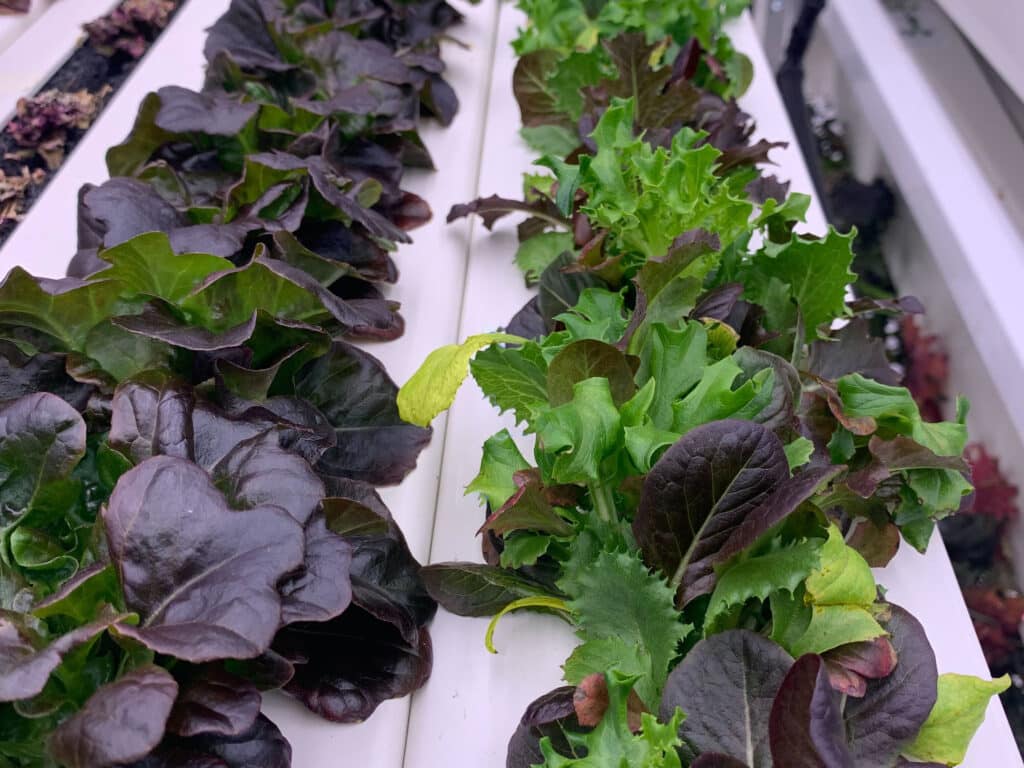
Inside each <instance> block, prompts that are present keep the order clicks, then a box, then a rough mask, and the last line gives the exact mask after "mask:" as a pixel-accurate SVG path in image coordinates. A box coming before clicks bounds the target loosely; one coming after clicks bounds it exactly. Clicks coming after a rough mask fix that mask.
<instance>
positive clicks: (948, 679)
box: [904, 674, 1010, 765]
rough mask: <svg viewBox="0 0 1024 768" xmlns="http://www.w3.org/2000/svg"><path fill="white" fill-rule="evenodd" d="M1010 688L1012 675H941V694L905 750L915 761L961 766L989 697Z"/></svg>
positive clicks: (983, 717)
mask: <svg viewBox="0 0 1024 768" xmlns="http://www.w3.org/2000/svg"><path fill="white" fill-rule="evenodd" d="M1009 687H1010V676H1009V675H1003V676H1002V677H999V678H996V679H995V680H982V679H981V678H980V677H973V676H971V675H955V674H946V675H940V676H939V697H938V699H937V700H936V701H935V706H934V707H932V711H931V714H930V715H928V719H927V720H926V721H925V723H924V725H922V726H921V730H920V731H918V733H917V738H915V739H914V742H913V743H912V744H911V745H910V746H909V747H907V749H906V752H905V753H904V754H905V755H906V756H907V757H909V758H910V759H912V760H917V761H920V762H930V763H943V764H945V765H959V764H960V763H962V762H963V760H964V757H965V756H966V754H967V745H968V744H970V743H971V738H973V736H974V733H975V731H977V730H978V727H979V726H980V725H981V723H982V721H983V720H984V719H985V710H986V708H987V707H988V701H989V699H990V698H991V697H992V696H994V695H996V694H1000V693H1002V692H1003V691H1005V690H1006V689H1007V688H1009Z"/></svg>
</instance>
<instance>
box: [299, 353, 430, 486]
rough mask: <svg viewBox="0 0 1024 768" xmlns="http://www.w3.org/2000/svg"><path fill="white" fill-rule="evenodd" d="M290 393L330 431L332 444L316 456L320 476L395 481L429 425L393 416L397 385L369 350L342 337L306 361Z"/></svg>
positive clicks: (380, 482)
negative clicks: (333, 438) (315, 411)
mask: <svg viewBox="0 0 1024 768" xmlns="http://www.w3.org/2000/svg"><path fill="white" fill-rule="evenodd" d="M294 391H295V394H296V395H298V396H299V397H302V398H305V399H306V400H308V401H309V402H310V403H312V404H313V405H314V406H316V407H317V408H318V409H319V410H320V412H321V413H323V415H324V416H326V417H327V420H328V421H329V422H330V424H331V426H332V427H333V428H334V430H335V436H336V444H335V446H334V447H333V448H331V449H329V450H328V451H327V452H326V453H324V455H323V456H322V457H321V459H320V461H319V463H318V464H317V465H316V470H317V472H318V473H319V474H320V475H321V476H329V477H341V478H349V479H354V480H363V481H365V482H369V483H372V484H374V485H389V484H393V483H397V482H400V481H401V480H402V478H403V477H405V476H406V475H407V474H408V473H409V472H410V471H412V469H413V468H414V467H415V466H416V458H417V456H419V453H420V451H421V450H423V448H424V447H425V446H426V444H427V443H428V442H429V440H430V434H431V433H430V430H429V429H424V428H422V427H417V426H414V425H412V424H407V423H406V422H404V421H402V420H401V418H399V415H398V405H397V403H396V400H395V398H396V397H397V395H398V387H397V386H395V383H394V382H393V381H392V380H391V378H390V377H389V376H388V374H387V373H386V372H385V370H384V367H383V366H382V365H381V364H380V362H379V361H378V360H377V359H376V358H375V357H373V356H372V355H370V354H368V353H367V352H364V351H362V350H360V349H357V348H356V347H353V346H351V345H349V344H345V343H343V342H335V343H334V344H333V345H332V347H331V350H330V352H329V353H328V354H326V355H324V356H323V357H321V358H320V359H318V360H315V361H313V362H311V363H310V364H308V365H307V366H306V367H305V368H304V369H303V370H302V371H300V372H299V374H298V375H297V376H296V379H295V387H294Z"/></svg>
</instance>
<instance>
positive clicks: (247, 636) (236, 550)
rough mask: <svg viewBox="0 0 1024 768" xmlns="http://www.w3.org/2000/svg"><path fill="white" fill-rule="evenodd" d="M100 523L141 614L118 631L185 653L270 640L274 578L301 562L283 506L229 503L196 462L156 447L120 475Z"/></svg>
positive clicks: (200, 655)
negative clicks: (239, 507) (151, 455)
mask: <svg viewBox="0 0 1024 768" xmlns="http://www.w3.org/2000/svg"><path fill="white" fill-rule="evenodd" d="M103 522H104V525H105V528H106V533H107V540H108V542H109V547H110V555H111V558H112V560H113V561H114V564H115V566H116V567H117V571H118V576H119V578H120V581H121V585H122V587H123V589H124V594H125V602H126V604H127V606H128V607H129V609H130V610H133V611H135V612H137V613H138V614H139V615H140V617H141V623H140V624H139V626H138V627H131V626H126V625H122V626H119V627H118V632H119V633H120V634H121V635H124V636H127V637H131V638H133V639H135V640H138V641H139V642H141V643H143V644H144V645H146V646H147V647H149V648H151V649H152V650H155V651H157V652H158V653H165V654H168V655H173V656H176V657H177V658H180V659H183V660H186V661H192V662H203V661H212V660H215V659H226V658H253V657H256V656H258V655H259V654H261V653H262V652H263V651H265V650H266V649H267V648H268V647H269V646H270V642H271V640H272V639H273V636H274V632H275V631H276V630H277V627H278V625H279V623H280V617H281V598H280V595H279V594H278V591H277V584H278V582H279V581H280V580H281V579H282V578H283V577H284V576H286V575H288V574H290V573H292V572H293V571H295V569H296V568H298V567H299V566H301V565H302V562H303V551H304V535H303V530H302V527H301V526H300V525H299V524H298V523H297V522H295V520H294V519H293V518H292V517H291V516H290V515H288V513H287V512H285V511H284V510H282V509H280V508H277V507H257V508H255V509H248V510H245V511H238V510H234V509H232V508H231V507H230V506H229V505H228V504H227V501H226V499H225V498H224V496H223V495H221V493H220V492H219V491H218V490H217V489H216V487H215V486H214V485H213V483H212V482H211V480H210V478H209V477H208V476H207V475H206V473H205V472H204V471H203V470H202V469H201V468H199V467H197V466H196V465H195V464H192V463H191V462H188V461H185V460H182V459H178V458H172V457H170V456H156V457H154V458H152V459H148V460H146V461H144V462H143V463H142V464H140V465H139V466H137V467H135V468H134V469H132V470H130V471H129V472H127V473H125V474H124V475H123V476H122V477H121V479H120V481H119V482H118V484H117V487H116V488H115V489H114V492H113V494H112V495H111V497H110V502H109V504H108V506H107V507H106V508H104V510H103Z"/></svg>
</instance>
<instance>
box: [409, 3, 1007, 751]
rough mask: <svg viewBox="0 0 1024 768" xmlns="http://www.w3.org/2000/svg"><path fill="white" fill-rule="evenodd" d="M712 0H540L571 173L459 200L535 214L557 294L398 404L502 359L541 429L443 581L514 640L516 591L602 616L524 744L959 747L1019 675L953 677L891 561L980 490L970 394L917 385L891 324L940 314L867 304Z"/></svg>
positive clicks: (480, 484)
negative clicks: (890, 335) (750, 88)
mask: <svg viewBox="0 0 1024 768" xmlns="http://www.w3.org/2000/svg"><path fill="white" fill-rule="evenodd" d="M707 5H709V4H705V3H700V2H696V1H694V2H680V3H673V4H669V5H665V4H658V3H653V2H643V0H639V1H638V2H630V1H629V0H607V2H600V1H599V2H596V3H581V2H578V0H543V1H541V0H522V2H521V3H520V6H521V8H522V9H523V10H525V11H526V13H527V17H528V23H527V26H526V27H525V28H524V29H522V30H520V36H519V38H518V39H517V40H516V41H515V43H514V45H515V47H516V51H517V53H519V54H521V58H520V60H519V64H518V66H517V69H516V77H515V81H514V83H513V86H514V90H515V94H516V97H517V99H518V102H519V106H520V110H521V113H522V118H523V125H524V128H523V136H524V138H525V140H526V141H527V142H528V143H529V144H530V145H531V146H532V147H534V148H535V149H537V151H538V152H540V153H543V156H542V157H541V158H540V159H539V160H538V161H537V165H539V166H541V168H543V169H546V170H545V171H542V172H540V173H536V174H526V176H525V179H524V184H523V187H524V190H525V192H526V194H525V196H524V199H522V200H511V199H503V198H499V197H496V196H491V197H484V198H479V199H477V200H475V201H472V202H470V203H467V204H465V205H459V206H456V207H455V208H453V209H452V211H451V213H450V214H449V220H452V219H455V218H458V217H461V216H466V215H471V214H476V215H479V216H480V217H481V218H482V219H483V222H484V224H485V226H487V227H488V228H491V227H493V226H495V225H496V222H498V221H499V220H500V219H501V218H503V217H505V216H508V215H512V214H517V215H518V216H519V218H520V223H519V225H518V234H519V240H520V246H519V249H518V252H517V254H516V261H517V263H518V265H519V266H520V268H521V269H522V272H523V274H524V277H525V279H526V280H527V283H528V285H536V286H537V289H538V292H537V296H536V297H535V298H534V299H532V300H531V301H530V302H529V303H528V304H527V305H526V306H525V307H524V308H523V309H522V310H521V311H520V312H519V313H518V314H517V315H516V316H515V317H514V318H513V319H512V320H511V322H510V323H509V324H508V327H507V328H506V329H505V332H501V333H485V334H481V335H477V336H471V337H470V338H469V339H467V340H466V341H465V342H464V343H463V344H461V345H451V346H448V347H444V348H442V349H440V350H437V351H435V352H434V353H432V354H431V355H430V356H429V357H428V358H427V360H426V361H425V362H424V364H423V365H422V367H421V368H420V370H419V371H417V373H416V374H414V375H413V377H412V378H411V379H410V380H409V381H408V382H407V383H406V384H405V386H403V388H402V390H401V391H400V392H399V395H398V405H399V410H400V413H401V414H402V416H403V417H405V418H406V419H408V420H409V421H411V422H413V423H416V424H421V425H424V426H426V425H428V424H429V423H430V421H431V420H432V419H433V417H434V416H435V415H436V414H437V413H439V412H440V411H442V410H444V409H446V408H447V407H449V406H450V405H451V403H452V401H453V398H454V396H455V392H456V389H457V388H458V386H459V385H460V383H461V381H462V380H463V379H464V378H465V376H466V375H467V373H470V372H471V373H472V375H473V377H474V379H475V380H476V383H477V384H478V385H479V387H480V388H481V390H482V391H483V393H484V395H485V396H486V397H487V398H488V399H489V400H490V402H491V403H492V404H494V405H495V406H496V407H497V408H498V409H499V410H500V411H502V412H506V411H507V412H511V413H513V414H514V416H515V419H516V422H517V424H519V425H520V426H521V428H522V431H523V433H524V434H525V435H526V436H528V437H530V438H532V440H531V441H530V442H532V446H530V442H526V441H523V440H519V439H515V438H514V437H513V435H512V434H511V433H510V432H509V431H508V430H502V431H500V432H498V433H497V434H495V435H493V436H492V437H491V438H489V439H488V440H487V442H486V443H485V444H484V447H483V458H482V461H481V465H480V473H479V475H477V477H476V478H475V479H474V480H473V481H472V482H471V483H470V485H469V486H468V488H467V491H468V492H475V493H477V494H479V495H480V497H481V499H482V500H483V502H484V504H485V506H486V514H485V515H484V516H483V518H482V519H483V525H482V526H481V528H480V533H481V534H482V537H483V555H484V560H485V563H471V562H452V563H438V564H433V565H429V566H427V567H426V568H424V569H423V578H424V581H425V583H426V587H427V591H428V592H429V593H430V594H431V595H432V596H433V597H434V598H435V599H437V601H438V602H439V603H440V604H441V605H442V606H443V607H445V608H446V609H448V610H450V611H452V612H453V613H456V614H459V615H463V616H493V617H494V618H493V620H492V623H491V627H490V629H489V631H488V634H487V637H486V644H487V647H488V648H490V649H491V650H493V647H492V645H491V643H492V633H493V629H494V626H495V623H496V622H497V621H498V620H499V619H500V618H501V617H502V616H503V615H504V614H506V613H508V612H510V611H514V610H538V611H542V612H545V613H548V614H554V615H556V616H559V617H561V618H563V619H564V620H566V621H567V622H568V623H569V624H570V625H571V626H572V627H573V628H574V630H575V632H576V635H577V637H578V638H579V645H578V646H577V647H576V648H575V650H574V651H573V652H572V654H571V655H570V656H569V658H568V659H567V660H566V661H565V664H564V665H563V667H562V670H563V673H564V679H565V681H566V682H567V683H568V684H569V685H568V686H566V687H562V688H558V689H556V690H554V691H551V692H550V693H547V694H545V695H543V696H541V697H540V698H538V699H537V700H536V701H535V702H533V704H531V705H530V707H529V708H528V709H527V711H526V713H525V714H524V715H523V718H522V720H521V722H520V725H519V728H518V729H517V730H516V732H515V734H514V735H513V736H512V739H511V741H510V743H509V747H508V756H507V765H508V766H509V768H528V767H529V766H540V767H541V768H567V767H568V766H579V768H597V767H598V766H613V765H614V766H627V765H628V766H647V767H648V768H682V766H690V768H714V767H716V766H717V767H718V768H767V767H768V766H772V765H775V766H786V767H787V768H789V767H790V766H799V767H803V766H807V767H808V768H811V766H814V767H815V768H821V767H823V766H827V767H828V768H851V767H856V768H861V767H863V768H880V767H884V768H895V767H896V766H904V767H906V766H912V765H955V764H958V763H959V762H961V761H962V760H963V759H964V754H965V752H966V749H967V745H968V743H969V741H970V739H971V737H972V736H973V734H974V732H975V730H976V729H977V727H978V726H979V725H980V723H981V721H982V719H983V717H984V712H985V708H986V705H987V703H988V700H989V698H990V697H991V696H992V695H993V694H994V693H998V692H999V691H1001V690H1003V689H1004V688H1005V687H1006V686H1007V685H1008V680H1007V679H1005V678H1004V679H1000V680H995V681H985V680H980V679H977V678H973V677H967V676H962V675H955V674H944V675H941V676H940V675H939V674H938V671H937V666H936V661H935V656H934V653H933V652H932V649H931V647H930V645H929V643H928V639H927V637H926V636H925V633H924V630H923V628H922V627H921V625H920V624H919V623H918V622H917V621H916V620H915V619H914V618H913V617H912V616H911V615H910V614H909V613H907V611H905V610H904V609H903V608H901V607H899V606H898V605H895V604H892V603H891V602H889V601H888V600H887V599H886V597H885V592H884V590H883V589H882V588H880V586H879V585H878V584H876V582H875V579H874V576H873V574H872V571H871V567H872V566H883V565H885V564H886V563H888V562H889V561H890V560H891V559H892V557H893V556H894V555H895V553H896V550H897V548H898V547H899V546H900V544H901V541H906V542H907V543H908V544H910V545H911V546H913V547H915V548H917V549H919V550H922V551H923V550H924V548H925V547H926V546H927V544H928V541H929V539H930V538H931V534H932V532H933V530H934V527H935V523H936V521H937V520H940V519H942V518H944V517H947V516H948V515H951V514H953V513H955V512H957V511H958V510H959V509H961V508H962V507H964V506H966V505H969V504H970V499H971V491H972V487H971V484H970V477H969V471H968V466H967V464H966V463H965V461H964V459H963V452H964V447H965V443H966V440H967V431H966V427H965V418H966V411H967V405H966V402H958V404H957V413H956V416H955V420H953V421H928V420H925V418H923V417H922V414H921V412H920V411H919V409H918V406H917V405H916V403H915V402H914V399H913V398H912V396H911V394H910V392H909V391H908V390H907V389H905V388H903V387H901V386H899V383H900V377H899V375H898V373H897V371H896V370H895V369H894V368H893V367H892V366H890V364H889V362H888V359H887V356H886V354H885V349H884V346H883V344H882V342H881V341H880V340H878V339H873V338H872V337H870V336H869V334H868V332H867V319H868V318H870V317H871V316H873V315H878V314H900V313H903V312H906V311H920V306H919V304H918V303H917V302H916V301H915V300H913V299H910V298H904V299H899V300H888V301H880V300H856V301H850V300H848V296H847V286H848V285H849V283H850V282H851V281H852V280H853V279H854V277H855V275H854V274H853V273H852V272H851V271H850V266H851V264H852V260H853V252H852V249H851V243H852V240H853V238H854V236H855V232H851V233H849V234H846V235H843V234H839V233H837V232H836V231H835V230H833V229H830V230H829V231H828V232H827V233H826V234H825V235H824V236H822V237H815V236H811V235H805V234H799V233H798V232H797V231H796V225H797V224H798V223H799V222H800V221H802V220H803V217H804V214H805V212H806V211H807V208H808V205H809V199H808V198H807V197H806V196H804V195H798V194H792V195H787V191H788V190H787V188H786V185H783V184H780V183H778V182H777V181H776V180H774V179H772V178H770V177H764V176H762V175H761V173H760V171H759V169H758V167H757V166H758V165H759V164H761V163H763V162H765V161H766V159H767V152H768V151H769V150H770V149H771V148H772V147H773V146H776V145H773V144H769V143H768V142H764V141H758V142H756V143H750V136H751V126H750V124H749V122H748V118H747V117H746V116H745V115H742V113H741V112H740V111H739V109H738V108H737V106H736V103H735V101H734V100H732V97H733V96H734V95H735V94H736V93H737V92H739V91H742V89H743V87H744V85H745V82H744V79H743V78H742V77H741V76H740V74H741V72H742V68H741V67H740V66H738V65H737V63H736V62H737V61H738V59H736V58H734V59H731V60H730V61H732V65H731V66H722V65H721V61H720V59H722V58H723V57H725V56H727V55H729V54H731V46H729V45H728V43H727V38H725V37H724V35H722V34H721V24H722V22H723V20H724V19H725V18H728V17H729V16H730V15H732V14H735V13H738V12H739V11H740V10H741V9H742V8H743V6H744V5H745V3H742V2H740V3H723V4H715V9H714V10H709V9H708V8H707ZM716 41H717V43H716ZM712 50H713V51H715V53H714V54H709V53H708V51H712ZM719 74H721V76H719ZM524 214H525V218H523V215H524ZM837 321H843V322H842V323H837ZM837 325H841V326H843V327H840V328H838V329H837V328H836V326H837ZM525 446H530V450H527V451H526V452H524V451H523V450H521V448H522V447H525Z"/></svg>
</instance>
